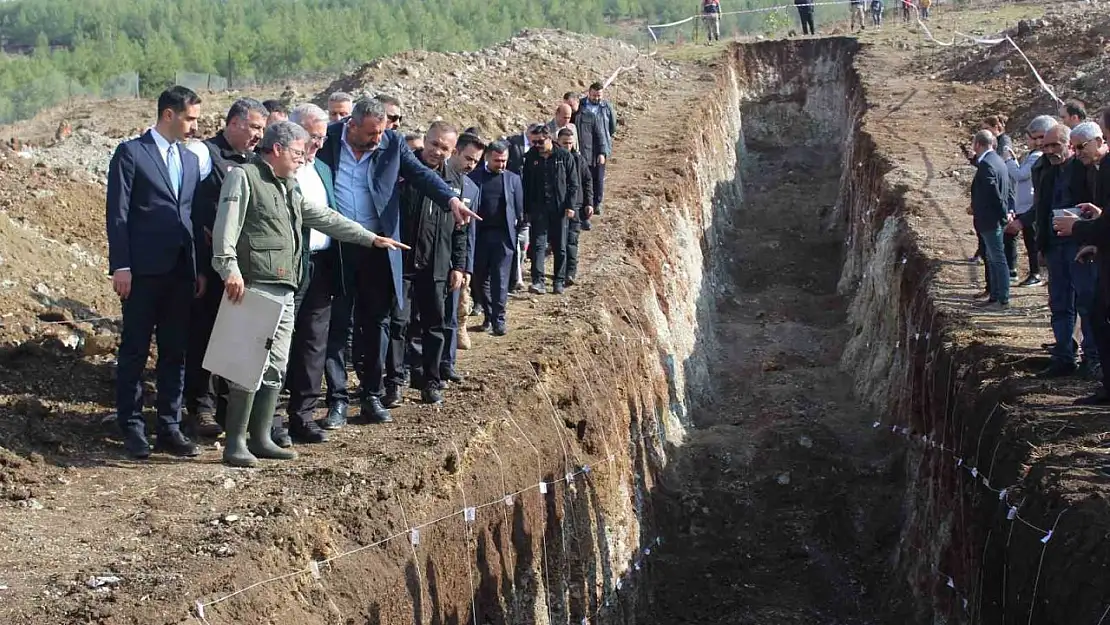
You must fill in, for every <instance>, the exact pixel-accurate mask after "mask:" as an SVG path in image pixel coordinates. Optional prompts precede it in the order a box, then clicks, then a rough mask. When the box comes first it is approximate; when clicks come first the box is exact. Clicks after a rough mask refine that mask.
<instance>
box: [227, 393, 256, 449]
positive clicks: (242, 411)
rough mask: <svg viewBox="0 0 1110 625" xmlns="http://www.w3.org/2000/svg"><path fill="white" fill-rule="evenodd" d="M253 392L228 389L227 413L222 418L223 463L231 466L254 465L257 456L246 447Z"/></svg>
mask: <svg viewBox="0 0 1110 625" xmlns="http://www.w3.org/2000/svg"><path fill="white" fill-rule="evenodd" d="M253 404H254V393H250V392H247V391H242V390H239V389H235V388H233V389H229V391H228V394H227V415H226V417H225V418H224V432H226V435H227V438H226V439H225V440H224V463H225V464H229V465H231V466H233V467H256V466H258V458H255V457H254V454H252V453H251V452H250V451H248V448H247V423H248V422H249V421H250V417H251V406H252V405H253Z"/></svg>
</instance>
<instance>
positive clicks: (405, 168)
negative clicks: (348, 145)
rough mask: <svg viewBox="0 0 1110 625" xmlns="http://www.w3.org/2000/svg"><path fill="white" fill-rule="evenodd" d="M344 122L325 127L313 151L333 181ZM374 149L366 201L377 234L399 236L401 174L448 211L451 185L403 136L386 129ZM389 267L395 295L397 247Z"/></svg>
mask: <svg viewBox="0 0 1110 625" xmlns="http://www.w3.org/2000/svg"><path fill="white" fill-rule="evenodd" d="M345 123H347V122H346V120H340V121H337V122H334V123H332V124H330V125H329V126H328V138H327V141H326V142H325V143H324V147H323V148H321V149H320V151H319V152H317V153H316V160H317V161H318V162H322V163H323V164H324V165H326V166H327V167H328V169H329V170H331V174H332V179H333V180H334V179H335V177H336V174H337V173H338V170H339V155H340V150H342V149H343V146H342V145H341V144H342V142H343V124H345ZM377 152H378V154H377V156H376V157H375V158H374V161H373V162H372V163H371V164H370V174H369V176H370V204H371V206H373V207H374V210H376V211H377V213H378V219H379V220H380V221H381V228H382V230H381V232H378V233H377V234H380V235H384V236H387V237H389V238H391V239H395V240H400V239H401V207H400V202H399V199H400V198H399V196H398V194H397V181H398V179H400V178H401V177H404V178H405V180H407V181H408V182H409V183H410V184H412V185H414V186H416V187H417V188H418V189H420V191H421V192H423V193H424V194H426V195H427V196H428V197H430V198H432V201H433V202H434V203H435V204H437V205H439V206H440V207H441V208H443V210H448V209H447V203H448V202H450V201H451V198H453V197H455V195H454V192H453V191H452V190H451V187H449V186H448V185H447V183H446V182H444V181H443V179H442V178H440V177H439V174H437V173H436V172H434V171H432V170H430V169H428V168H427V167H425V166H424V164H423V163H421V162H420V159H418V158H416V155H415V154H413V153H412V150H410V149H409V146H408V144H406V143H405V139H404V137H402V136H401V135H399V134H397V133H396V132H395V131H393V130H386V131H385V132H384V133H383V134H382V139H381V143H379V144H378V147H377ZM335 208H338V207H335ZM348 249H349V248H348ZM389 266H390V272H391V273H392V278H393V294H394V296H395V297H396V296H397V295H398V294H400V293H401V292H402V291H401V274H402V267H401V251H400V250H389ZM399 301H400V298H399Z"/></svg>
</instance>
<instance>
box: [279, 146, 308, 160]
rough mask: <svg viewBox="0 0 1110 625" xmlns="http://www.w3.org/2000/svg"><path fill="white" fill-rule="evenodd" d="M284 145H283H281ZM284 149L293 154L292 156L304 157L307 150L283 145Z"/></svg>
mask: <svg viewBox="0 0 1110 625" xmlns="http://www.w3.org/2000/svg"><path fill="white" fill-rule="evenodd" d="M282 147H285V146H282ZM285 150H286V151H287V152H289V153H290V154H292V155H293V158H304V157H305V154H308V151H307V150H298V149H296V148H290V147H285Z"/></svg>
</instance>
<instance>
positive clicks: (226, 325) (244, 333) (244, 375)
mask: <svg viewBox="0 0 1110 625" xmlns="http://www.w3.org/2000/svg"><path fill="white" fill-rule="evenodd" d="M282 306H283V304H282V302H281V301H280V300H277V299H274V298H273V297H270V296H268V295H266V294H264V293H259V292H258V291H252V290H251V289H246V290H244V292H243V299H242V300H241V301H240V302H239V303H238V304H233V303H231V300H230V299H228V297H227V293H224V298H223V301H221V302H220V310H219V312H218V313H216V325H215V327H213V329H212V338H211V339H210V340H209V341H208V349H207V350H205V352H204V362H203V363H202V365H201V366H203V367H204V368H205V369H207V370H208V371H211V372H212V373H214V374H216V375H218V376H220V377H221V378H224V379H225V380H227V381H229V382H233V383H234V384H236V385H237V386H241V387H243V388H246V389H250V390H252V391H257V390H258V388H259V387H260V386H262V374H263V373H264V372H265V370H266V361H267V359H268V358H269V355H270V346H271V345H272V343H273V339H274V335H276V334H277V328H278V323H279V322H280V321H281V310H282Z"/></svg>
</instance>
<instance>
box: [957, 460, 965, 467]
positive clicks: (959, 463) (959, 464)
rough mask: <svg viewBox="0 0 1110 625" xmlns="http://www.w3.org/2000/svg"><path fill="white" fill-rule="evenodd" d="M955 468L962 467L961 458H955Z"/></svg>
mask: <svg viewBox="0 0 1110 625" xmlns="http://www.w3.org/2000/svg"><path fill="white" fill-rule="evenodd" d="M956 466H957V467H962V466H964V459H963V458H956Z"/></svg>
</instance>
